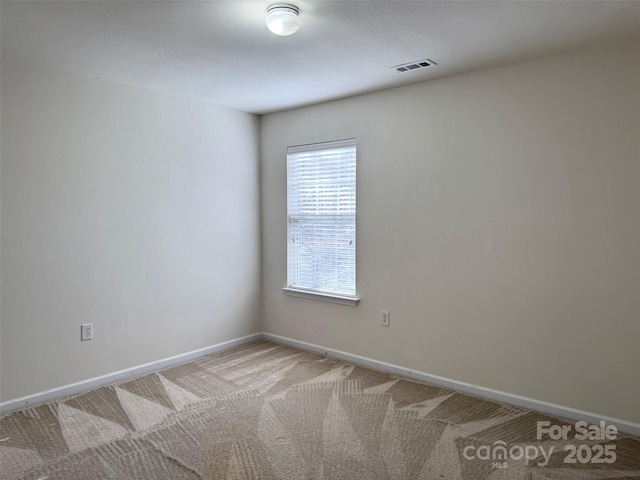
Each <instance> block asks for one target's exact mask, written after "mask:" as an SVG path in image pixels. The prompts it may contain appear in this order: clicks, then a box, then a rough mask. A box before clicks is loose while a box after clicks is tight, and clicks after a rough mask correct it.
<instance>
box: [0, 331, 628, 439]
mask: <svg viewBox="0 0 640 480" xmlns="http://www.w3.org/2000/svg"><path fill="white" fill-rule="evenodd" d="M261 338H264V339H265V340H269V341H272V342H275V343H280V344H284V345H289V346H292V347H295V348H299V349H301V350H307V351H310V352H314V353H318V354H320V355H325V356H330V357H333V358H337V359H340V360H344V361H346V362H349V363H355V364H358V365H363V366H365V367H369V368H373V369H376V370H381V371H384V372H388V373H392V374H394V375H400V376H403V377H407V378H411V379H413V380H417V381H420V382H425V383H431V384H433V385H438V386H440V387H444V388H448V389H451V390H455V391H458V392H464V393H468V394H471V395H476V396H478V397H483V398H488V399H491V400H496V401H499V402H503V403H508V404H511V405H517V406H519V407H523V408H528V409H531V410H535V411H538V412H542V413H546V414H549V415H553V416H556V417H560V418H567V419H571V420H576V421H577V420H584V421H586V422H589V423H590V424H596V425H597V424H599V422H600V421H604V422H605V423H606V424H607V425H615V427H616V428H617V429H618V430H619V431H621V432H625V433H628V434H630V435H634V436H636V437H640V424H637V423H633V422H629V421H626V420H620V419H617V418H612V417H607V416H603V415H597V414H595V413H591V412H585V411H583V410H577V409H575V408H570V407H565V406H562V405H556V404H554V403H549V402H544V401H542V400H536V399H533V398H528V397H523V396H520V395H515V394H512V393H507V392H501V391H499V390H493V389H491V388H486V387H481V386H478V385H473V384H470V383H464V382H460V381H457V380H451V379H449V378H445V377H440V376H438V375H431V374H428V373H424V372H420V371H418V370H412V369H410V368H406V367H401V366H399V365H394V364H391V363H386V362H381V361H379V360H374V359H372V358H367V357H362V356H360V355H354V354H352V353H347V352H342V351H340V350H334V349H331V348H326V347H322V346H320V345H314V344H312V343H307V342H301V341H299V340H294V339H292V338H287V337H281V336H279V335H273V334H271V333H254V334H252V335H247V336H245V337H241V338H236V339H233V340H229V341H227V342H222V343H218V344H216V345H212V346H210V347H205V348H201V349H199V350H194V351H192V352H187V353H183V354H180V355H175V356H173V357H169V358H165V359H162V360H158V361H155V362H150V363H146V364H144V365H139V366H137V367H132V368H128V369H125V370H120V371H117V372H113V373H109V374H106V375H102V376H100V377H95V378H90V379H88V380H83V381H81V382H76V383H72V384H69V385H64V386H62V387H57V388H53V389H50V390H46V391H44V392H39V393H35V394H33V395H27V396H24V397H20V398H16V399H13V400H8V401H6V402H2V403H0V414H4V413H8V412H12V411H14V410H19V409H22V408H26V407H32V406H34V405H38V404H40V403H45V402H50V401H52V400H57V399H60V398H62V397H66V396H69V395H74V394H76V393H81V392H84V391H87V390H90V389H93V388H97V387H101V386H103V385H108V384H110V383H114V382H118V381H121V380H125V379H127V378H130V377H134V376H136V375H144V374H146V373H149V372H153V371H157V370H161V369H163V368H167V367H171V366H173V365H177V364H179V363H183V362H187V361H189V360H193V359H195V358H199V357H203V356H205V355H210V354H212V353H216V352H220V351H222V350H228V349H230V348H233V347H237V346H239V345H243V344H245V343H249V342H253V341H255V340H259V339H261Z"/></svg>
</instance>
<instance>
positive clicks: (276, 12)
mask: <svg viewBox="0 0 640 480" xmlns="http://www.w3.org/2000/svg"><path fill="white" fill-rule="evenodd" d="M299 14H300V10H299V9H298V7H296V6H295V5H289V4H287V3H275V4H273V5H271V6H270V7H269V8H267V18H266V19H265V23H266V24H267V27H268V28H269V30H271V31H272V32H273V33H275V34H276V35H280V36H283V37H285V36H287V35H292V34H294V33H296V32H297V31H298V29H299V28H300V25H301V24H302V21H301V20H300V17H299V16H298V15H299Z"/></svg>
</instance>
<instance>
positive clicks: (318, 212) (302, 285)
mask: <svg viewBox="0 0 640 480" xmlns="http://www.w3.org/2000/svg"><path fill="white" fill-rule="evenodd" d="M301 148H304V149H305V150H303V151H300V149H301ZM287 160H288V161H287V163H288V170H287V179H288V190H287V192H288V195H287V197H288V250H287V257H288V282H287V283H288V286H289V287H291V288H298V289H305V290H311V291H317V292H325V293H335V294H340V295H347V296H354V297H355V294H356V272H355V258H356V218H355V213H356V146H355V140H353V141H346V142H344V141H343V142H338V145H336V144H322V145H316V146H309V147H294V148H293V149H290V150H289V154H288V156H287Z"/></svg>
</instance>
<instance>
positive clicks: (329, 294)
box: [282, 138, 360, 306]
mask: <svg viewBox="0 0 640 480" xmlns="http://www.w3.org/2000/svg"><path fill="white" fill-rule="evenodd" d="M344 147H353V148H354V150H355V156H356V160H355V163H356V177H354V188H357V151H358V142H357V140H356V139H355V138H350V139H345V140H336V141H329V142H321V143H313V144H306V145H296V146H290V147H287V162H286V181H287V197H286V202H287V237H286V238H287V240H286V249H287V253H286V254H287V264H286V268H287V272H286V277H287V278H286V283H285V287H283V289H282V290H283V291H284V292H285V293H286V294H287V295H289V296H293V297H299V298H307V299H312V300H321V301H325V302H331V303H338V304H341V305H350V306H355V305H357V304H358V302H359V301H360V297H359V296H358V292H357V241H356V238H357V226H356V224H357V216H356V211H357V192H356V193H355V195H356V197H355V205H354V207H355V211H354V214H353V228H354V229H355V232H354V243H355V247H354V249H355V250H354V252H353V269H354V270H353V272H354V273H353V274H354V285H353V286H354V293H353V295H351V294H345V293H344V292H339V291H332V290H322V289H313V288H311V287H310V288H306V287H301V286H298V285H292V279H291V278H290V265H291V257H290V248H289V247H290V246H289V242H290V238H291V226H292V220H291V217H292V215H291V212H290V206H291V201H290V198H291V177H290V162H291V158H292V156H293V155H295V154H299V153H305V152H314V151H322V150H330V149H337V148H344ZM337 217H338V216H337V215H336V218H337Z"/></svg>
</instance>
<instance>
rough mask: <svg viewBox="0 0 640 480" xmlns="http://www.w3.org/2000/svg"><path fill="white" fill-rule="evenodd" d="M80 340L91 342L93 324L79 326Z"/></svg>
mask: <svg viewBox="0 0 640 480" xmlns="http://www.w3.org/2000/svg"><path fill="white" fill-rule="evenodd" d="M80 340H82V341H83V342H84V341H85V340H93V323H83V324H82V325H80Z"/></svg>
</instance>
